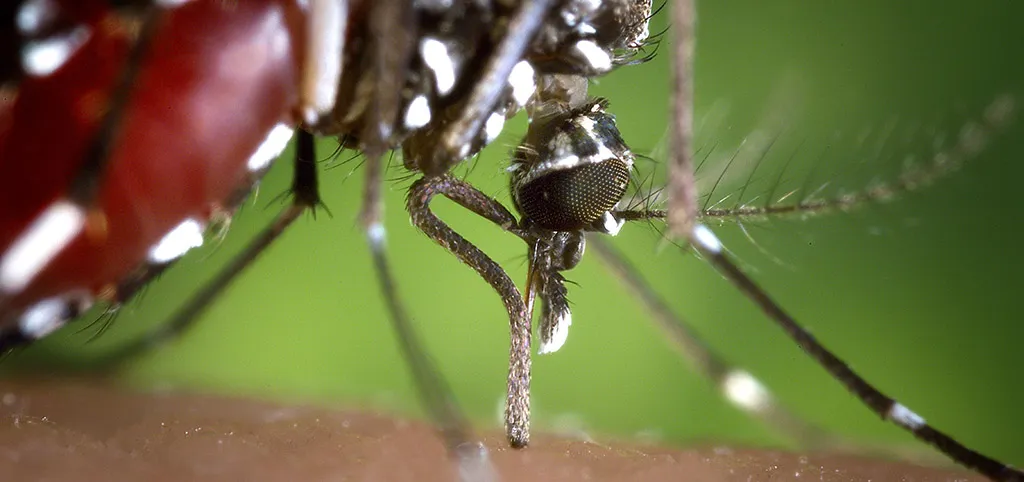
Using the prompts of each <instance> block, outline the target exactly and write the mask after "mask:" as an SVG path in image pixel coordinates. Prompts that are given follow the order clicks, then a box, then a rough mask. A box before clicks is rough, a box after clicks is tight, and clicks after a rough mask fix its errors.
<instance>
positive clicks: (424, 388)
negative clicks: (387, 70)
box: [361, 157, 497, 481]
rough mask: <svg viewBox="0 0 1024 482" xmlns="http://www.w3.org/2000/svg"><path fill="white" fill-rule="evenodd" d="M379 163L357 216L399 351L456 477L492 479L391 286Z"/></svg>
mask: <svg viewBox="0 0 1024 482" xmlns="http://www.w3.org/2000/svg"><path fill="white" fill-rule="evenodd" d="M380 165H381V159H380V158H379V157H377V158H368V159H367V170H366V187H365V192H364V196H363V203H364V205H363V210H362V216H361V217H362V222H363V223H364V224H363V228H364V229H365V231H366V238H367V242H368V243H369V245H370V253H371V256H372V258H373V266H374V270H375V271H376V272H377V279H378V280H379V281H380V290H381V294H383V295H384V299H385V301H386V303H387V307H388V312H389V314H390V315H391V316H390V320H391V323H392V326H393V328H394V332H395V335H396V336H397V337H398V342H399V345H400V347H401V349H402V355H403V356H404V357H405V362H406V365H407V366H408V367H409V370H410V371H411V372H412V375H413V380H414V381H415V383H416V391H417V393H418V394H419V397H420V403H422V404H423V406H424V407H425V408H426V409H427V411H428V413H430V418H431V419H432V420H433V421H434V423H435V424H436V425H437V427H438V430H439V431H440V432H441V437H442V439H443V440H444V443H445V447H446V448H447V450H448V454H449V455H450V456H451V457H452V458H454V459H456V460H457V461H458V471H459V475H460V478H461V479H462V480H465V481H487V480H497V475H496V474H497V472H496V471H495V469H494V467H493V466H492V465H491V462H490V460H489V457H488V455H487V449H486V448H485V447H484V446H483V444H482V443H480V442H474V441H472V439H471V437H472V435H471V433H472V429H471V428H470V424H469V421H468V420H466V418H465V416H464V415H463V414H462V410H461V409H460V408H459V405H458V401H457V400H456V398H455V395H454V394H453V393H452V390H451V387H450V386H449V385H448V382H447V381H446V380H445V379H444V376H443V375H442V374H441V371H440V370H439V369H438V368H437V365H435V364H434V361H433V360H432V359H431V357H430V356H429V355H428V354H427V352H426V350H424V348H423V341H422V340H420V339H419V337H418V336H417V335H416V330H415V329H414V328H413V325H412V322H411V321H410V320H409V315H408V313H406V311H405V307H404V305H403V303H402V301H401V299H400V298H399V296H398V288H397V286H395V280H394V277H393V276H392V274H391V267H390V265H389V263H388V258H387V253H386V245H385V239H386V231H385V228H384V224H383V222H382V221H381V218H380V215H381V213H382V212H383V203H382V201H381V199H380V192H381V190H380V184H381V182H382V181H383V179H382V177H381V173H380Z"/></svg>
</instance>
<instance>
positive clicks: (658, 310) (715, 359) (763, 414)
mask: <svg viewBox="0 0 1024 482" xmlns="http://www.w3.org/2000/svg"><path fill="white" fill-rule="evenodd" d="M587 244H588V245H589V246H590V248H591V249H593V250H595V251H596V252H597V254H598V256H599V257H600V258H601V260H602V261H603V262H604V265H605V266H606V267H607V268H608V269H609V270H611V272H612V274H613V276H615V278H617V279H618V280H619V281H620V282H621V283H622V284H623V285H624V286H625V287H626V288H628V289H629V290H630V291H632V292H633V294H635V295H636V296H637V297H638V298H639V299H640V300H641V301H640V302H641V303H642V304H643V305H644V307H645V308H646V309H647V310H648V311H650V312H651V314H652V315H654V319H655V320H656V322H657V324H658V325H659V326H660V327H661V329H662V330H663V331H664V332H665V333H666V334H668V335H669V337H670V338H671V339H672V341H674V342H675V344H676V346H677V347H678V348H679V351H680V353H681V354H682V356H683V357H684V358H686V359H687V361H689V362H690V364H691V365H692V366H693V367H694V368H695V369H696V370H697V372H698V373H700V374H702V375H703V378H705V379H706V380H709V381H710V382H711V383H713V384H714V385H715V386H717V387H718V389H719V390H721V392H722V394H723V395H724V397H725V398H726V399H727V400H728V401H729V402H730V403H732V404H733V405H734V406H736V407H737V408H739V409H741V410H743V411H746V412H748V413H750V414H752V415H753V416H754V417H756V418H757V419H759V420H761V421H762V422H764V423H765V424H767V425H770V426H773V427H774V428H775V429H776V430H778V431H779V432H780V433H782V434H784V435H785V436H787V437H789V438H790V439H793V440H795V441H797V443H799V444H800V445H801V446H803V447H811V448H820V447H822V446H834V445H838V441H837V440H834V438H835V437H832V436H830V435H829V434H828V433H827V432H825V431H823V430H821V429H819V428H818V427H815V426H813V425H811V424H809V423H807V422H805V421H804V420H803V419H801V418H800V417H798V416H796V415H794V414H793V413H791V412H790V411H788V410H786V409H785V408H784V407H782V406H781V405H778V404H777V403H776V401H775V399H774V397H773V396H772V395H771V393H770V392H769V391H768V389H767V388H766V387H765V386H764V385H762V384H761V383H760V382H759V381H758V380H757V379H756V378H754V377H753V375H751V374H750V373H748V372H746V371H745V370H743V369H741V368H738V367H735V366H733V365H732V364H730V363H729V362H727V361H726V360H725V359H724V358H722V357H721V356H719V355H718V353H715V351H714V350H713V349H712V348H711V347H710V346H709V345H708V344H707V343H706V342H705V341H704V340H702V339H701V337H700V335H698V334H697V333H696V332H695V331H693V329H691V328H690V326H689V324H688V323H687V322H686V321H685V320H683V319H682V318H681V317H679V316H678V315H676V314H675V313H673V312H672V309H671V308H669V307H668V306H667V305H666V304H665V301H664V300H663V299H662V298H661V297H660V296H658V294H657V293H655V291H654V289H653V288H652V287H651V286H650V285H649V284H647V281H646V280H644V277H643V275H641V274H640V273H639V272H638V271H637V270H636V268H635V267H634V266H633V265H632V264H631V263H630V262H629V260H627V259H626V257H625V256H624V255H623V254H622V252H620V251H619V250H618V249H616V248H615V247H614V246H613V245H612V243H610V242H608V241H607V240H606V239H604V238H603V237H602V236H601V235H590V236H587Z"/></svg>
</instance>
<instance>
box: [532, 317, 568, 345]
mask: <svg viewBox="0 0 1024 482" xmlns="http://www.w3.org/2000/svg"><path fill="white" fill-rule="evenodd" d="M570 326H572V313H571V312H570V311H569V310H565V311H563V312H561V313H559V314H558V318H557V319H556V320H555V326H554V330H553V331H552V333H551V337H550V338H548V339H546V340H544V339H542V340H541V342H540V347H538V348H537V354H538V355H546V354H548V353H554V352H556V351H558V350H559V349H561V348H562V346H564V345H565V340H567V339H568V338H569V327H570Z"/></svg>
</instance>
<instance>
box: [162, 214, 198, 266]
mask: <svg viewBox="0 0 1024 482" xmlns="http://www.w3.org/2000/svg"><path fill="white" fill-rule="evenodd" d="M203 229H204V227H203V224H202V223H200V222H199V221H197V220H195V219H192V218H188V219H186V220H184V221H182V222H181V224H179V225H177V226H175V227H174V228H173V229H171V230H170V231H168V232H167V234H165V235H164V237H163V238H161V239H160V241H159V242H157V243H156V245H155V246H153V247H152V248H150V250H149V256H148V259H149V262H150V263H153V264H163V263H167V262H169V261H173V260H175V259H177V258H180V257H181V256H182V255H184V254H185V253H187V252H188V250H190V249H192V248H198V247H200V246H202V245H203Z"/></svg>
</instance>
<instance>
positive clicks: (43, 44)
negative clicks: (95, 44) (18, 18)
mask: <svg viewBox="0 0 1024 482" xmlns="http://www.w3.org/2000/svg"><path fill="white" fill-rule="evenodd" d="M89 35H90V32H89V29H88V28H87V27H76V28H75V29H73V30H71V31H70V32H68V33H66V34H62V35H54V36H53V37H50V38H47V39H43V40H38V41H32V42H28V43H26V44H25V47H24V48H23V49H22V51H21V68H22V69H24V70H25V73H27V74H28V75H31V76H34V77H45V76H47V75H50V74H52V73H54V72H56V71H57V69H59V68H61V67H62V66H63V65H64V64H65V63H67V61H68V59H70V58H71V56H72V55H74V54H75V52H77V51H78V49H80V48H81V47H82V45H85V42H86V41H87V40H89Z"/></svg>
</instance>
